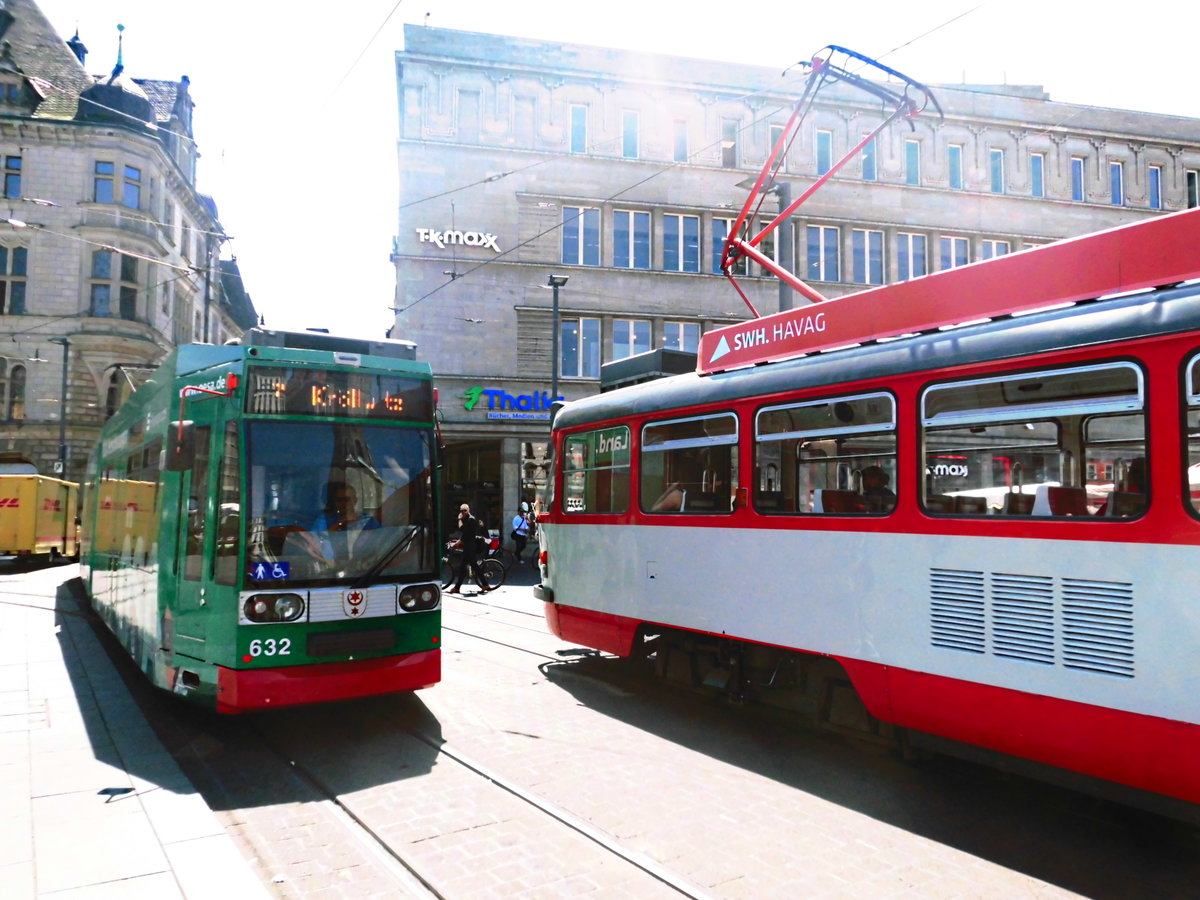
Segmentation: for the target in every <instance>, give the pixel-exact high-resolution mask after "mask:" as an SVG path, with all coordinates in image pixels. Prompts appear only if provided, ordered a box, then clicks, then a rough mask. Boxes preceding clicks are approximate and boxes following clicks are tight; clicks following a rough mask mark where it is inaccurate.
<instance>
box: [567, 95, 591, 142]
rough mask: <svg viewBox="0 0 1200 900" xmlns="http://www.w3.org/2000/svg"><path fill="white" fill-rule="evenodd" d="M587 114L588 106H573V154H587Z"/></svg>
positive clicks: (575, 104)
mask: <svg viewBox="0 0 1200 900" xmlns="http://www.w3.org/2000/svg"><path fill="white" fill-rule="evenodd" d="M587 113H588V109H587V107H586V106H583V105H582V104H578V103H572V104H571V152H572V153H587V149H588V146H587Z"/></svg>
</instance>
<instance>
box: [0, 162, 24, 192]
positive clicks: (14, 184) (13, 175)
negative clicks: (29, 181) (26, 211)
mask: <svg viewBox="0 0 1200 900" xmlns="http://www.w3.org/2000/svg"><path fill="white" fill-rule="evenodd" d="M4 196H5V197H8V198H10V199H15V198H17V197H20V196H21V157H19V156H5V157H4Z"/></svg>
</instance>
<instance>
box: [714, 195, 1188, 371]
mask: <svg viewBox="0 0 1200 900" xmlns="http://www.w3.org/2000/svg"><path fill="white" fill-rule="evenodd" d="M1198 246H1200V209H1192V210H1185V211H1183V212H1178V213H1172V214H1170V215H1165V216H1159V217H1156V218H1154V219H1151V220H1150V221H1148V222H1138V223H1136V224H1133V225H1124V226H1121V227H1119V228H1113V229H1110V230H1108V231H1101V232H1098V233H1096V234H1088V235H1084V236H1082V237H1077V238H1070V239H1068V240H1063V241H1058V242H1056V243H1053V244H1047V245H1046V246H1044V247H1039V248H1037V249H1034V250H1023V251H1021V252H1019V253H1012V254H1009V255H1007V256H1001V257H998V258H996V259H991V260H987V261H986V262H980V263H973V264H971V265H968V266H961V267H959V268H956V269H949V270H947V271H945V272H938V273H937V274H934V275H926V276H924V277H922V278H915V279H913V280H912V281H902V282H899V283H898V284H891V285H885V286H883V287H878V288H872V289H871V290H866V291H860V292H858V293H856V294H848V295H846V296H844V297H838V298H836V299H832V300H827V301H825V302H823V303H812V304H808V305H805V306H802V307H799V308H797V309H791V310H786V311H784V312H780V313H775V314H774V315H769V316H763V317H762V318H759V319H751V320H749V321H747V322H740V323H738V324H736V325H729V326H727V327H725V328H719V329H716V330H714V331H710V332H707V333H706V334H704V335H702V336H701V338H700V353H699V357H698V359H697V363H696V369H697V371H698V372H700V373H701V374H708V373H712V372H722V371H725V370H728V369H736V368H740V367H742V366H750V365H755V364H756V363H763V362H769V361H771V360H777V359H788V358H790V357H796V356H801V355H803V354H805V353H813V352H816V351H818V350H830V349H833V348H835V347H842V346H846V345H849V344H857V343H863V342H866V341H873V340H879V339H881V338H889V337H896V336H897V335H902V334H911V333H914V332H918V331H928V330H931V329H935V328H947V327H952V326H955V325H961V324H965V323H968V322H974V321H977V320H982V319H994V318H997V317H998V316H1005V315H1011V314H1013V313H1020V312H1027V311H1030V310H1035V309H1040V308H1044V307H1049V306H1053V305H1055V304H1059V303H1072V302H1076V301H1080V300H1091V299H1094V298H1097V297H1101V296H1104V295H1106V294H1116V293H1125V292H1128V291H1135V290H1141V289H1143V288H1150V287H1157V286H1159V285H1163V284H1174V283H1176V282H1180V281H1188V280H1190V279H1193V278H1200V253H1197V251H1196V248H1197V247H1198Z"/></svg>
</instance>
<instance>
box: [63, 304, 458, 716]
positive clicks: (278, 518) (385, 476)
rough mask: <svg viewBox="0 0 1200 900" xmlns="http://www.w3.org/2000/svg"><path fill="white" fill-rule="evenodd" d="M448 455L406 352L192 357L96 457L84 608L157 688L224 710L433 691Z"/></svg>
mask: <svg viewBox="0 0 1200 900" xmlns="http://www.w3.org/2000/svg"><path fill="white" fill-rule="evenodd" d="M437 452H438V448H437V440H436V431H435V426H434V392H433V378H432V373H431V372H430V369H429V366H428V365H425V364H422V363H419V362H417V361H416V349H415V345H413V344H412V343H409V342H407V341H363V340H354V339H350V338H338V337H333V336H330V335H327V334H324V333H318V332H303V333H289V332H280V331H269V330H266V329H261V328H256V329H251V330H250V331H248V332H247V333H246V335H245V336H244V337H243V339H242V340H241V342H240V343H232V344H227V345H225V346H210V345H199V344H192V345H186V346H181V347H179V348H177V349H176V350H175V351H174V352H173V353H172V354H171V355H170V356H168V357H167V358H166V360H165V361H164V362H163V364H162V365H161V366H160V367H159V369H158V370H157V372H156V373H155V375H154V377H153V378H151V379H150V380H149V381H147V382H146V383H145V384H144V385H143V386H142V387H141V388H140V389H139V390H138V391H137V392H136V393H135V394H134V395H133V396H132V397H130V398H129V400H128V401H127V402H126V403H124V404H123V405H122V406H121V408H120V410H118V412H117V413H116V414H115V415H114V416H113V417H112V418H111V419H110V420H109V422H108V423H107V425H106V426H105V428H104V431H103V434H102V436H101V439H100V441H99V443H98V444H97V446H96V450H95V452H94V453H93V455H92V458H91V460H90V462H89V466H88V475H87V479H86V481H85V496H84V500H83V546H82V550H81V554H82V561H83V577H84V581H85V583H86V585H87V588H88V591H89V594H90V597H91V599H92V602H93V604H94V605H95V607H96V608H97V610H98V611H99V613H100V615H101V616H102V617H103V619H104V621H105V623H106V624H107V625H108V627H109V628H111V629H112V631H113V633H114V634H115V635H116V636H117V638H118V639H119V640H120V641H121V643H122V644H123V645H124V646H125V648H126V649H127V650H128V651H129V653H130V655H131V656H132V657H133V659H134V660H135V661H136V663H137V664H138V665H139V666H140V667H141V669H142V671H143V672H145V673H146V675H147V676H148V677H149V678H150V679H151V680H152V681H153V682H154V684H156V685H158V686H159V687H162V688H165V689H167V690H170V691H173V692H174V693H176V694H180V695H183V696H185V697H187V698H189V699H191V700H194V701H196V702H198V703H200V704H202V705H204V706H206V707H209V708H212V709H215V710H217V711H218V712H223V713H236V712H242V711H246V710H255V709H263V708H268V707H275V706H285V705H294V704H304V703H316V702H322V701H329V700H338V699H342V698H348V697H361V696H366V695H371V694H381V693H388V692H394V691H408V690H415V689H417V688H423V687H429V686H431V685H433V684H435V683H436V682H437V681H438V680H439V679H440V677H441V652H440V651H441V645H440V640H441V594H440V589H439V584H440V581H439V578H438V574H439V567H440V565H441V553H440V548H441V542H440V537H439V534H438V528H437V522H436V518H437V517H436V515H435V510H437V509H438V504H437V497H436V493H437V491H438V484H437V478H436V472H437Z"/></svg>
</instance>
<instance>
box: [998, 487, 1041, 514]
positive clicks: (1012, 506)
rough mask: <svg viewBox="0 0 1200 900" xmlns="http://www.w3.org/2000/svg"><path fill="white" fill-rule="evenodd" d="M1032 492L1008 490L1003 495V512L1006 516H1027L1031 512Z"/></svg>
mask: <svg viewBox="0 0 1200 900" xmlns="http://www.w3.org/2000/svg"><path fill="white" fill-rule="evenodd" d="M1033 500H1034V497H1033V494H1018V493H1015V492H1013V491H1009V492H1008V493H1007V494H1005V495H1004V508H1003V513H1004V515H1006V516H1027V515H1029V514H1030V513H1031V512H1033Z"/></svg>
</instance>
